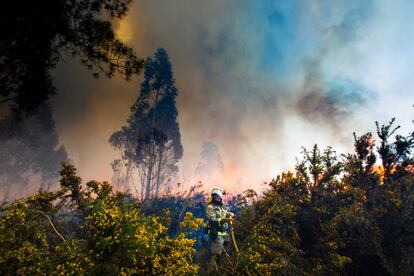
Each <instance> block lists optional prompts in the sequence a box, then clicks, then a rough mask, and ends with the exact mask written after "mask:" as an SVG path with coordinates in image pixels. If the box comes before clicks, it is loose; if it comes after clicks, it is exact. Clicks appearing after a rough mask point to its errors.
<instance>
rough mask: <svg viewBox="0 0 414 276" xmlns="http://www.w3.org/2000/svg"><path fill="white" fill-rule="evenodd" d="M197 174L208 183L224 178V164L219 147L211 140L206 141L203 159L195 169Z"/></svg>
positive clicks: (202, 152) (202, 153)
mask: <svg viewBox="0 0 414 276" xmlns="http://www.w3.org/2000/svg"><path fill="white" fill-rule="evenodd" d="M195 174H196V176H197V177H200V179H201V180H203V181H204V182H206V183H207V184H210V185H211V184H214V183H216V182H218V181H219V179H222V178H223V175H224V165H223V161H222V159H221V155H220V152H219V150H218V147H217V146H216V145H215V144H214V143H211V142H204V143H203V148H202V151H201V159H200V161H199V162H198V164H197V167H196V169H195Z"/></svg>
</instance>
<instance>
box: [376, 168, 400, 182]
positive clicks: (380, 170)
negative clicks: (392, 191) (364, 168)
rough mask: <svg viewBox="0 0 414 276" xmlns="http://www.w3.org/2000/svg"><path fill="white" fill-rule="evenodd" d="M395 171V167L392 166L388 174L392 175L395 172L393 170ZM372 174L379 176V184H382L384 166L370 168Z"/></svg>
mask: <svg viewBox="0 0 414 276" xmlns="http://www.w3.org/2000/svg"><path fill="white" fill-rule="evenodd" d="M396 169H397V166H396V165H393V166H392V167H391V169H390V174H393V173H394V172H395V170H396ZM372 172H373V173H375V174H377V175H378V176H379V179H380V181H381V183H384V178H385V169H384V166H382V165H376V164H375V165H374V166H373V167H372Z"/></svg>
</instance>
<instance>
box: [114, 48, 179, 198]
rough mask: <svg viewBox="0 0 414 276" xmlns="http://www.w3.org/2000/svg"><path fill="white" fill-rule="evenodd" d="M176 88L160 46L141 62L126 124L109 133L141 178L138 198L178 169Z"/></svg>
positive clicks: (156, 186)
mask: <svg viewBox="0 0 414 276" xmlns="http://www.w3.org/2000/svg"><path fill="white" fill-rule="evenodd" d="M176 97H177V89H176V87H175V80H174V78H173V72H172V66H171V63H170V61H169V58H168V54H167V52H166V51H165V50H164V49H158V50H157V51H156V53H155V55H154V56H153V57H149V58H148V59H147V60H146V63H145V71H144V81H143V82H142V83H141V90H140V94H139V96H138V99H137V101H136V102H135V104H134V105H133V106H132V107H131V111H132V114H131V116H130V117H129V119H128V121H127V126H124V127H122V128H121V130H119V131H117V132H115V133H113V134H112V136H111V138H110V140H109V141H110V143H111V145H112V146H113V147H115V148H117V149H119V150H121V155H122V158H121V159H122V160H125V162H124V163H125V164H126V168H127V170H128V169H129V168H130V167H131V166H135V167H136V169H137V170H138V173H139V177H140V180H141V198H142V199H144V198H145V199H149V198H151V194H152V193H155V197H156V198H157V197H158V195H159V192H160V189H161V187H162V186H163V184H165V183H166V181H168V179H169V178H170V177H172V176H173V175H174V174H175V173H176V172H177V170H178V167H177V165H176V164H177V162H178V160H179V159H181V157H182V155H183V147H182V145H181V136H180V128H179V125H178V122H177V116H178V111H177V108H176Z"/></svg>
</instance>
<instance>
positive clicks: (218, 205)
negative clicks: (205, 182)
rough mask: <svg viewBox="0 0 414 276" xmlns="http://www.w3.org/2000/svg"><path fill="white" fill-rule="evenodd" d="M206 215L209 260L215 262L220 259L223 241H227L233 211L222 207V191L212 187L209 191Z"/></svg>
mask: <svg viewBox="0 0 414 276" xmlns="http://www.w3.org/2000/svg"><path fill="white" fill-rule="evenodd" d="M206 216H207V219H208V229H209V233H208V234H209V238H210V254H211V260H215V261H216V263H217V262H218V261H220V259H221V254H222V252H223V247H224V243H227V242H228V241H229V234H228V230H229V223H230V222H231V220H232V217H233V213H231V212H228V211H227V210H226V208H224V207H223V191H222V190H221V189H219V188H214V189H213V190H212V191H211V200H210V202H209V204H208V206H207V210H206Z"/></svg>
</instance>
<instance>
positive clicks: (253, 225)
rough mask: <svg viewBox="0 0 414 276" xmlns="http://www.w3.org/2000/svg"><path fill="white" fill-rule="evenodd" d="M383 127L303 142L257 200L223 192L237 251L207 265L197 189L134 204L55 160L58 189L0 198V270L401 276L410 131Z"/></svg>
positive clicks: (411, 186) (410, 241) (412, 240)
mask: <svg viewBox="0 0 414 276" xmlns="http://www.w3.org/2000/svg"><path fill="white" fill-rule="evenodd" d="M392 123H393V121H392V122H390V123H389V124H388V125H385V126H381V127H380V126H379V125H378V124H377V134H378V142H377V143H375V141H374V136H373V135H372V134H371V133H367V134H365V135H362V136H356V135H354V139H355V143H354V144H355V152H354V153H353V154H348V155H342V156H337V155H336V154H335V152H334V151H333V150H332V149H331V148H327V149H325V150H324V151H321V150H320V149H318V147H317V146H316V145H315V147H314V148H312V149H311V150H304V151H303V158H302V160H300V161H298V163H297V165H296V169H295V171H294V172H286V173H283V174H281V175H279V176H277V177H276V178H275V179H274V180H273V181H271V182H270V183H269V189H268V191H266V192H265V193H264V195H263V196H260V197H258V196H257V195H256V193H255V192H254V191H252V190H249V191H246V192H245V193H244V194H243V195H238V196H235V197H233V198H232V200H230V201H229V204H230V205H231V206H230V207H231V208H232V210H233V211H236V212H237V217H236V223H235V225H234V230H235V233H236V237H237V243H238V245H239V248H240V250H239V252H235V250H234V247H233V246H229V248H227V250H226V255H227V257H226V258H225V260H224V261H223V262H222V263H221V265H220V266H219V267H218V271H211V270H208V269H209V268H208V266H207V265H206V264H205V263H203V262H204V261H205V259H206V258H205V256H204V257H203V256H202V255H203V254H204V253H203V252H205V241H204V240H203V239H202V237H203V231H202V229H201V228H199V227H200V226H201V224H202V221H201V220H200V219H197V218H196V217H203V215H204V209H203V206H204V205H203V203H205V201H206V198H205V197H204V196H203V195H202V194H200V193H197V192H196V191H195V190H194V189H193V190H191V191H189V193H187V194H186V195H171V194H170V195H166V196H164V197H161V198H159V199H154V200H152V201H150V200H147V201H145V202H138V201H137V200H136V199H134V198H133V197H131V196H128V195H127V194H123V193H113V191H112V188H111V186H110V185H109V184H108V183H105V182H104V183H98V182H94V181H92V182H89V183H86V186H85V187H84V188H82V185H81V179H80V178H79V177H78V176H76V173H75V169H74V167H73V166H70V165H64V167H63V170H62V171H61V180H60V185H61V188H60V189H59V190H58V191H56V192H45V191H42V190H41V191H39V193H38V194H37V195H34V196H31V197H29V198H26V199H20V200H17V201H15V202H14V203H13V204H10V205H7V206H3V209H2V216H1V220H0V235H1V236H0V244H1V246H0V273H1V274H6V275H7V274H13V273H16V272H17V273H18V274H29V273H38V274H80V273H87V274H103V273H104V274H109V275H118V274H125V275H130V274H140V275H143V274H197V273H199V274H203V273H210V272H213V273H221V274H238V273H239V274H250V275H259V274H260V275H271V274H280V275H292V274H294V275H315V274H317V275H321V274H323V275H325V274H333V275H341V274H346V275H357V274H376V275H412V273H413V272H414V205H413V202H414V174H413V173H414V170H413V162H414V160H413V155H412V148H413V143H414V137H413V135H412V134H410V135H408V136H406V137H404V136H400V135H396V136H395V137H394V136H393V134H394V132H395V130H396V129H397V128H394V127H393V124H392ZM391 139H393V141H392V142H391V141H390V140H391ZM376 145H377V146H376ZM377 158H380V160H381V165H379V162H378V161H377Z"/></svg>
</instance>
